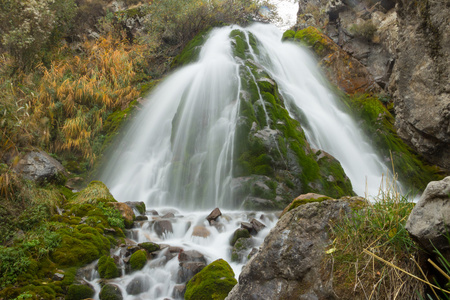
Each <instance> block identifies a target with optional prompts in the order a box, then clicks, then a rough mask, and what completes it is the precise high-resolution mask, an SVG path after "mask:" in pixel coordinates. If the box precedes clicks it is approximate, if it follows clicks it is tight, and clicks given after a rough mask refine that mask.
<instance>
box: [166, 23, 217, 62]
mask: <svg viewBox="0 0 450 300" xmlns="http://www.w3.org/2000/svg"><path fill="white" fill-rule="evenodd" d="M211 29H212V27H209V28H206V29H205V30H203V31H202V32H200V33H199V34H197V35H196V36H195V37H194V38H193V39H192V40H191V41H190V42H189V43H188V44H187V45H186V46H185V47H184V48H183V51H182V52H181V53H180V54H178V55H177V56H176V57H175V58H174V59H173V61H172V63H171V65H170V67H171V68H172V69H174V68H177V67H182V66H185V65H187V64H189V63H192V62H194V61H196V60H197V59H198V56H199V54H200V50H201V46H203V44H204V43H205V41H206V39H207V37H208V35H209V33H210V31H211Z"/></svg>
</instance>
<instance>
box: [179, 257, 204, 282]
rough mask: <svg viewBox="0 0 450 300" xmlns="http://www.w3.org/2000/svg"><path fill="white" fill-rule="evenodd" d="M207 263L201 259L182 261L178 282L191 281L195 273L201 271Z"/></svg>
mask: <svg viewBox="0 0 450 300" xmlns="http://www.w3.org/2000/svg"><path fill="white" fill-rule="evenodd" d="M205 266H206V263H204V262H199V261H186V262H181V263H180V268H179V269H178V282H179V283H182V282H186V281H189V280H190V279H191V278H192V277H193V276H194V275H195V274H197V273H198V272H200V271H201V270H202V269H203V268H204V267H205Z"/></svg>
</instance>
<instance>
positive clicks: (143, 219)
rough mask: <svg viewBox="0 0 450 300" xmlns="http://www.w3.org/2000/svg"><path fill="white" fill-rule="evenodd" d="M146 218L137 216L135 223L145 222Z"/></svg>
mask: <svg viewBox="0 0 450 300" xmlns="http://www.w3.org/2000/svg"><path fill="white" fill-rule="evenodd" d="M147 220H148V217H147V216H137V217H136V219H135V221H147Z"/></svg>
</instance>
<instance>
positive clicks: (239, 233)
mask: <svg viewBox="0 0 450 300" xmlns="http://www.w3.org/2000/svg"><path fill="white" fill-rule="evenodd" d="M250 237H251V236H250V232H248V230H247V229H245V228H238V229H236V231H235V232H234V233H233V236H232V238H231V240H230V245H231V246H234V245H235V244H236V241H237V240H239V239H240V238H245V239H247V238H250Z"/></svg>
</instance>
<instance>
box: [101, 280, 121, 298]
mask: <svg viewBox="0 0 450 300" xmlns="http://www.w3.org/2000/svg"><path fill="white" fill-rule="evenodd" d="M99 297H100V300H122V299H123V296H122V292H121V291H120V289H119V287H118V286H117V285H115V284H107V285H105V286H103V287H102V290H101V291H100V295H99Z"/></svg>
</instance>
